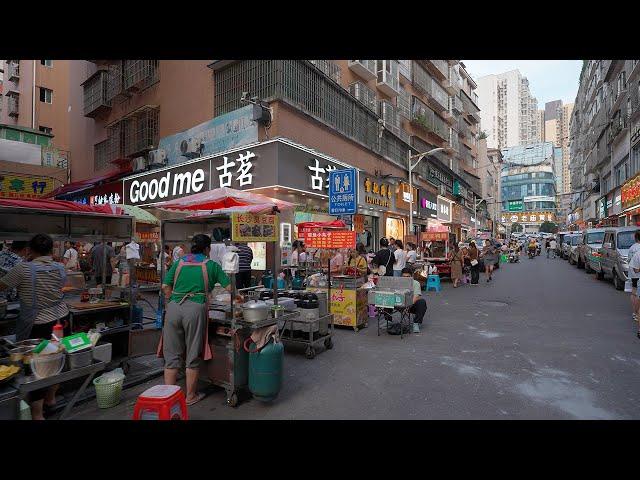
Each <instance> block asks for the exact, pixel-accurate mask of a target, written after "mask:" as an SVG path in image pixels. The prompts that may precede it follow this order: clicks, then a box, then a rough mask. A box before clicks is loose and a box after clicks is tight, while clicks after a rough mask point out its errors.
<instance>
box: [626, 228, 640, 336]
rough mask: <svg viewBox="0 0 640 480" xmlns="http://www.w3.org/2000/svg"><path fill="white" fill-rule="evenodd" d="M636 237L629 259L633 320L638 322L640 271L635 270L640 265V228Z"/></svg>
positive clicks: (630, 249) (630, 248)
mask: <svg viewBox="0 0 640 480" xmlns="http://www.w3.org/2000/svg"><path fill="white" fill-rule="evenodd" d="M634 237H635V240H636V241H635V243H634V244H633V245H631V247H629V253H628V254H627V255H628V257H627V258H628V259H629V278H630V279H631V311H632V316H633V321H634V322H637V321H638V312H639V311H640V299H639V298H638V295H637V293H638V292H637V290H638V278H640V273H638V272H637V271H636V270H635V268H636V267H635V265H640V256H638V253H639V252H640V230H636V233H635V235H634ZM636 257H638V258H636ZM639 328H640V327H639Z"/></svg>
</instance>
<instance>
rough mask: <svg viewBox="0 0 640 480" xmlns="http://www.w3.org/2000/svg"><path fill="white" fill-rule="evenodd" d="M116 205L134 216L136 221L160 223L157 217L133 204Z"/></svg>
mask: <svg viewBox="0 0 640 480" xmlns="http://www.w3.org/2000/svg"><path fill="white" fill-rule="evenodd" d="M118 207H121V208H123V209H124V211H125V213H126V214H127V215H131V216H132V217H135V219H136V222H138V223H148V224H150V225H160V220H159V219H158V218H157V217H155V216H154V215H152V214H151V213H149V212H147V211H146V210H144V209H142V208H140V207H134V206H133V205H118Z"/></svg>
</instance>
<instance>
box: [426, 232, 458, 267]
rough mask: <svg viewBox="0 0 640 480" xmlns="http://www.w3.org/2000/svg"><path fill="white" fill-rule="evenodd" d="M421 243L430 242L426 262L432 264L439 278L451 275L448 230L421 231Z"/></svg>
mask: <svg viewBox="0 0 640 480" xmlns="http://www.w3.org/2000/svg"><path fill="white" fill-rule="evenodd" d="M421 241H422V242H423V244H427V243H429V242H430V243H431V245H430V247H429V250H430V251H431V255H430V256H428V257H426V258H425V260H426V262H427V264H431V265H434V266H435V267H436V269H437V271H438V275H440V277H441V278H444V277H449V278H450V277H451V261H450V259H449V232H447V231H445V232H440V231H427V232H422V233H421Z"/></svg>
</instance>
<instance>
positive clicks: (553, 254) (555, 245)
mask: <svg viewBox="0 0 640 480" xmlns="http://www.w3.org/2000/svg"><path fill="white" fill-rule="evenodd" d="M556 248H558V242H556V239H555V238H553V237H552V238H551V240H550V241H549V250H550V251H551V258H556ZM547 258H549V253H548V252H547Z"/></svg>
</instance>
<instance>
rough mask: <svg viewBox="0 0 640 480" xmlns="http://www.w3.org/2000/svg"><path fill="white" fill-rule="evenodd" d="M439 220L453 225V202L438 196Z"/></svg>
mask: <svg viewBox="0 0 640 480" xmlns="http://www.w3.org/2000/svg"><path fill="white" fill-rule="evenodd" d="M438 220H440V221H441V222H445V223H451V200H447V199H446V198H444V197H440V196H438Z"/></svg>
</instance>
